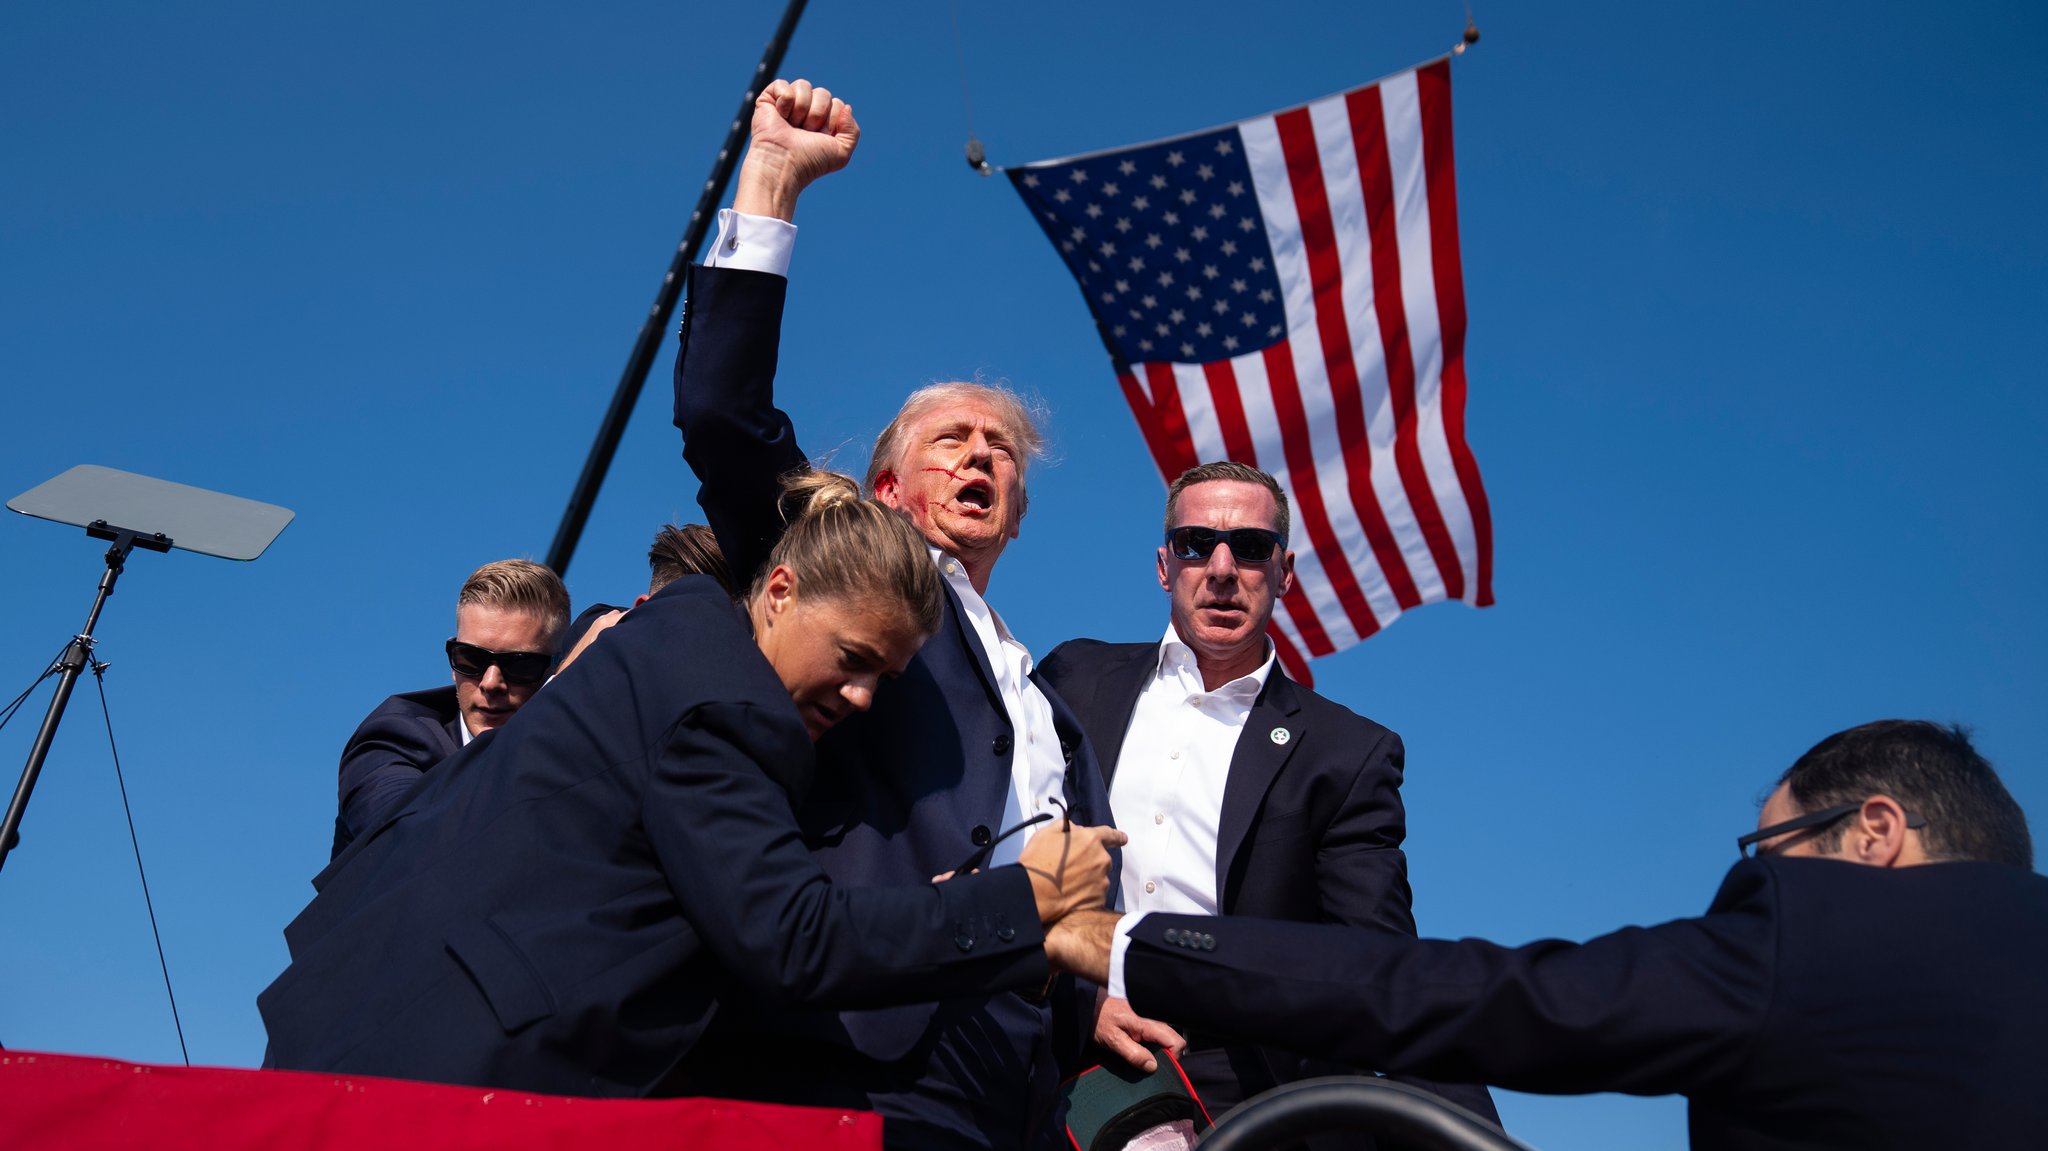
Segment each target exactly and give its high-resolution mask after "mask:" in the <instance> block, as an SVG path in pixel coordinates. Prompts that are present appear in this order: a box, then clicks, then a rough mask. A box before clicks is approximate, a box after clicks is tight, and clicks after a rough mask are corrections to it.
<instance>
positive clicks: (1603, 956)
mask: <svg viewBox="0 0 2048 1151" xmlns="http://www.w3.org/2000/svg"><path fill="white" fill-rule="evenodd" d="M1774 905H1775V893H1774V891H1773V890H1772V887H1771V879H1770V877H1769V875H1768V873H1767V872H1765V871H1763V870H1762V869H1755V870H1750V871H1747V872H1745V871H1744V870H1742V869H1740V868H1738V870H1737V872H1736V873H1734V874H1731V876H1730V878H1729V881H1728V883H1727V884H1726V885H1724V887H1723V889H1722V896H1721V898H1720V899H1718V900H1717V901H1716V905H1715V908H1714V910H1712V911H1710V912H1709V913H1708V914H1707V915H1706V916H1704V917H1702V918H1699V919H1681V920H1676V921H1674V922H1671V923H1666V924H1662V925H1660V926H1657V927H1648V928H1642V927H1631V928H1626V929H1624V930H1621V931H1618V932H1615V933H1614V934H1612V935H1606V936H1602V937H1600V938H1598V939H1594V940H1591V941H1589V942H1587V943H1583V944H1577V943H1567V942H1563V941H1559V940H1546V941H1542V942H1537V943H1531V944H1529V945H1527V946H1525V947H1516V948H1509V947H1502V946H1499V945H1497V944H1493V943H1488V942H1486V941H1485V940H1478V939H1468V940H1462V941H1458V942H1450V941H1444V940H1415V939H1406V938H1401V937H1398V936H1390V935H1385V934H1382V933H1378V932H1370V931H1360V930H1357V929H1354V928H1345V927H1337V926H1331V925H1325V924H1299V923H1282V922H1277V921H1268V920H1252V919H1233V918H1223V919H1211V918H1202V917H1194V916H1169V915H1150V916H1146V917H1145V919H1144V920H1142V921H1140V922H1139V924H1138V925H1137V927H1136V928H1135V929H1134V930H1133V931H1132V932H1131V943H1130V950H1129V952H1128V953H1127V955H1126V956H1125V961H1124V977H1125V984H1126V989H1127V990H1128V991H1129V992H1130V996H1131V1003H1132V1006H1133V1007H1135V1008H1136V1009H1137V1010H1138V1011H1139V1012H1141V1013H1143V1014H1146V1015H1151V1016H1154V1017H1158V1018H1167V1019H1181V1020H1186V1021H1188V1022H1189V1023H1190V1024H1191V1025H1192V1026H1196V1027H1200V1028H1203V1029H1208V1030H1214V1031H1217V1032H1221V1033H1224V1034H1228V1035H1234V1036H1239V1037H1242V1038H1244V1039H1247V1040H1253V1041H1264V1042H1271V1043H1276V1044H1284V1045H1285V1046H1287V1047H1291V1048H1294V1049H1296V1050H1300V1051H1304V1052H1308V1053H1311V1054H1314V1055H1317V1056H1321V1057H1326V1058H1332V1059H1342V1060H1347V1061H1351V1062H1357V1063H1365V1064H1369V1065H1371V1066H1375V1067H1380V1068H1384V1069H1386V1070H1389V1071H1400V1072H1409V1073H1413V1074H1417V1075H1424V1076H1428V1077H1430V1078H1434V1079H1448V1080H1454V1081H1465V1082H1485V1083H1492V1084H1496V1085H1498V1086H1501V1087H1506V1088H1510V1089H1513V1090H1517V1091H1534V1092H1545V1093H1560V1094H1575V1093H1581V1092H1590V1091H1624V1092H1629V1093H1631V1094H1638V1095H1664V1094H1671V1093H1677V1092H1685V1093H1690V1094H1698V1093H1700V1092H1703V1091H1711V1090H1713V1089H1714V1088H1715V1087H1716V1086H1719V1085H1725V1084H1728V1083H1730V1082H1732V1081H1733V1079H1734V1077H1735V1073H1736V1072H1737V1070H1738V1069H1739V1068H1740V1067H1741V1065H1742V1063H1743V1061H1744V1060H1745V1059H1746V1058H1747V1055H1748V1052H1749V1049H1750V1047H1751V1045H1752V1043H1753V1039H1754V1036H1756V1035H1757V1034H1758V1033H1759V1031H1760V1030H1761V1028H1762V1025H1763V1022H1764V1018H1765V1016H1766V1015H1767V1013H1768V1011H1769V1009H1770V1005H1771V992H1772V986H1773V960H1774V957H1775V946H1776V939H1777V930H1776V923H1775V912H1774Z"/></svg>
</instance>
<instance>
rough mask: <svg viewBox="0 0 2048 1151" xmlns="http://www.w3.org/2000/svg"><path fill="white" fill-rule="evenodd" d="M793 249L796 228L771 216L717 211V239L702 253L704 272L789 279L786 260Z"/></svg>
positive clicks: (723, 210) (713, 239) (728, 210)
mask: <svg viewBox="0 0 2048 1151" xmlns="http://www.w3.org/2000/svg"><path fill="white" fill-rule="evenodd" d="M795 247H796V225H795V224H792V223H790V222H789V221H787V220H778V219H776V218H775V217H773V216H750V215H748V214H747V213H745V212H735V211H733V210H732V209H731V208H720V209H719V210H718V235H716V236H714V237H712V240H711V250H710V251H709V252H706V253H704V266H705V267H707V268H738V269H740V270H741V271H745V272H769V273H772V274H774V275H777V276H781V277H783V278H784V279H787V278H788V277H789V257H790V253H791V252H792V251H793V250H794V249H795Z"/></svg>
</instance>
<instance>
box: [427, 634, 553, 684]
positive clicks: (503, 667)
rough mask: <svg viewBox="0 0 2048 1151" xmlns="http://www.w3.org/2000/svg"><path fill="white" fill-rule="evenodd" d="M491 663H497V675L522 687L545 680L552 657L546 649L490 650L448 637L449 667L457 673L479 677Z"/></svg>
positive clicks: (469, 677)
mask: <svg viewBox="0 0 2048 1151" xmlns="http://www.w3.org/2000/svg"><path fill="white" fill-rule="evenodd" d="M492 664H496V665H498V674H499V675H502V676H504V677H505V682H506V683H510V684H517V685H518V686H520V687H525V686H528V685H529V684H536V683H540V682H541V681H542V680H545V679H546V678H547V677H548V672H549V671H551V670H553V669H554V666H555V657H554V655H553V653H551V652H545V651H492V650H491V649H490V648H487V647H478V646H477V645H475V644H473V643H464V642H462V641H461V640H459V639H456V638H454V637H453V636H451V637H449V639H448V667H449V669H450V670H451V671H453V672H454V673H455V674H456V675H459V676H463V677H465V678H467V679H482V678H483V677H484V673H485V672H487V671H489V670H491V665H492Z"/></svg>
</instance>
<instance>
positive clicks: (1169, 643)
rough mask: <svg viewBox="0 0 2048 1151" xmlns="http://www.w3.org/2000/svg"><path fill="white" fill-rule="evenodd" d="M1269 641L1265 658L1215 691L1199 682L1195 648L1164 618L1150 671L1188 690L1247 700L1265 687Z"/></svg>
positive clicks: (1269, 666)
mask: <svg viewBox="0 0 2048 1151" xmlns="http://www.w3.org/2000/svg"><path fill="white" fill-rule="evenodd" d="M1273 656H1274V651H1273V644H1272V642H1271V641H1267V642H1266V661H1265V662H1264V663H1261V664H1260V665H1259V666H1258V667H1256V668H1253V669H1252V670H1251V671H1248V672H1246V673H1245V674H1243V675H1241V676H1238V677H1237V678H1236V679H1233V680H1231V681H1230V682H1229V683H1226V684H1224V685H1223V686H1222V687H1219V688H1217V689H1216V690H1215V691H1208V690H1207V689H1206V688H1204V687H1203V686H1202V684H1203V680H1202V668H1201V664H1200V661H1199V660H1197V659H1196V657H1195V649H1194V648H1191V647H1189V646H1188V645H1187V644H1186V643H1185V642H1184V641H1183V640H1182V639H1181V638H1180V633H1179V632H1177V631H1175V630H1174V628H1173V621H1172V620H1168V621H1166V636H1165V638H1163V639H1161V640H1160V641H1159V661H1158V663H1157V664H1155V665H1154V667H1153V675H1154V676H1155V677H1157V678H1159V679H1179V680H1181V681H1182V682H1183V683H1185V684H1187V685H1188V694H1190V695H1195V694H1200V693H1204V692H1206V693H1207V694H1209V695H1218V696H1224V697H1226V698H1230V699H1236V700H1243V701H1245V702H1247V703H1248V702H1251V701H1253V700H1256V699H1257V698H1258V697H1259V692H1261V691H1263V690H1265V687H1266V677H1268V676H1270V675H1272V674H1273Z"/></svg>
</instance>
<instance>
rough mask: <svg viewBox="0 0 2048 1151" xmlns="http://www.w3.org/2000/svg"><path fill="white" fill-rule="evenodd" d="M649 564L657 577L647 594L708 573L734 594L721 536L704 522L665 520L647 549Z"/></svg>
mask: <svg viewBox="0 0 2048 1151" xmlns="http://www.w3.org/2000/svg"><path fill="white" fill-rule="evenodd" d="M647 566H648V567H649V568H651V569H652V570H653V573H654V578H653V579H652V580H650V581H649V582H648V584H647V594H648V595H653V594H654V593H655V592H658V591H660V590H661V589H663V588H665V587H667V586H668V585H670V584H672V583H674V582H676V581H677V580H679V579H681V578H683V577H684V576H686V575H708V576H710V577H711V578H712V579H715V580H717V581H718V586H719V587H722V588H724V589H725V595H726V598H727V599H731V598H732V576H731V575H729V574H727V573H726V570H725V553H724V552H721V551H719V550H718V537H717V536H716V535H713V534H712V532H711V529H710V528H708V527H705V526H704V525H703V524H684V525H683V526H682V527H677V526H676V525H674V524H663V525H661V530H660V531H658V532H656V533H654V543H653V544H652V545H651V546H650V547H648V549H647Z"/></svg>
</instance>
